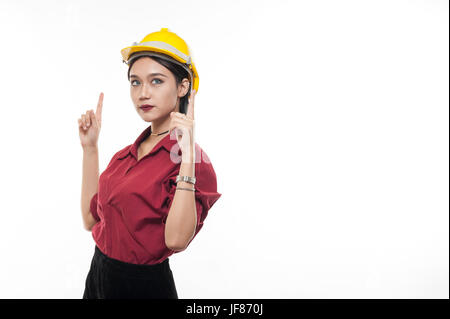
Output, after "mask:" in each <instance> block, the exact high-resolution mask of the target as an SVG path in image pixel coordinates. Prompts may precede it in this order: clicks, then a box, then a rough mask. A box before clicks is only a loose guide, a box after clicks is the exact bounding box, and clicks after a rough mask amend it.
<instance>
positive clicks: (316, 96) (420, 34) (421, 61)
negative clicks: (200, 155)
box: [0, 0, 449, 298]
mask: <svg viewBox="0 0 450 319" xmlns="http://www.w3.org/2000/svg"><path fill="white" fill-rule="evenodd" d="M162 27H167V28H169V31H173V32H175V33H177V34H178V35H179V36H181V37H182V38H183V39H184V40H185V41H186V42H187V43H188V45H189V46H190V49H191V52H192V55H193V59H194V61H195V63H196V66H197V69H198V72H199V76H200V86H199V93H198V95H197V96H196V101H195V102H196V105H195V112H196V114H195V117H196V142H197V143H198V144H199V145H200V146H201V147H202V148H203V149H204V150H205V152H206V153H207V154H208V156H209V157H210V159H211V161H212V163H213V166H214V168H215V171H216V174H217V178H218V191H219V192H220V193H222V194H223V195H222V197H221V198H220V199H219V200H218V201H217V202H216V203H215V205H214V206H213V208H212V209H211V211H210V212H209V215H208V218H207V219H206V221H205V226H204V227H203V229H202V231H201V233H199V235H198V236H197V237H196V239H195V241H193V242H192V243H191V245H190V246H189V248H188V249H187V250H185V251H184V252H181V253H178V254H176V255H172V256H171V257H170V263H171V267H172V271H173V274H174V278H175V282H176V285H177V289H178V294H179V297H180V298H449V242H448V240H449V195H448V194H449V179H448V177H449V166H448V165H449V148H448V147H449V144H448V143H449V140H448V138H449V108H448V106H449V89H448V87H449V64H448V63H449V62H448V61H449V60H448V59H449V40H448V36H449V34H448V32H449V31H448V30H449V29H448V27H449V4H448V1H437V0H435V1H379V0H378V1H356V0H355V1H297V0H295V1H281V0H279V1H262V0H258V1H227V2H224V1H189V2H186V1H149V0H145V1H138V0H133V1H130V2H124V1H67V0H66V1H62V0H58V1H56V0H55V1H38V2H37V1H18V0H8V1H5V0H2V1H1V2H0V30H1V31H0V32H1V37H0V54H1V64H0V67H1V72H0V74H1V75H0V90H1V94H0V105H1V125H0V130H1V131H0V133H1V139H2V147H1V159H0V160H1V169H2V173H1V197H2V201H1V203H2V208H1V222H0V254H1V255H0V258H1V260H0V297H1V298H81V297H82V294H83V290H84V282H85V279H86V275H87V272H88V270H89V266H90V262H91V259H92V255H93V252H94V242H93V239H92V237H91V233H90V232H87V231H85V230H84V229H83V226H82V220H81V211H80V196H81V173H82V170H81V169H82V166H81V164H82V149H81V145H80V141H79V136H78V123H77V119H78V118H80V117H81V114H83V113H85V112H86V111H87V110H88V109H95V108H96V103H97V100H98V96H99V94H100V92H104V93H105V98H104V106H103V125H102V131H101V136H100V140H99V149H100V172H102V171H103V170H104V169H105V168H106V165H107V163H108V162H109V160H110V159H111V157H112V156H113V155H114V153H115V152H117V151H118V150H120V149H121V148H123V147H124V146H126V145H128V144H131V143H132V142H134V140H135V139H136V137H137V136H138V135H139V134H140V132H142V130H143V129H145V127H147V126H148V123H146V122H144V121H143V120H142V119H141V118H140V117H139V116H138V114H137V113H136V111H135V109H134V107H133V104H132V101H131V98H130V95H129V83H128V81H127V77H126V72H127V67H126V65H125V64H123V63H122V57H121V55H120V50H121V49H122V48H124V47H126V46H129V45H131V43H132V42H134V41H140V40H141V39H142V38H143V37H145V35H147V34H148V33H151V32H154V31H159V30H160V29H161V28H162Z"/></svg>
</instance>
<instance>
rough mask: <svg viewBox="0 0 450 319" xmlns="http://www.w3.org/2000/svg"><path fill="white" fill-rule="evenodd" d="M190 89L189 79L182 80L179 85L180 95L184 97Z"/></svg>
mask: <svg viewBox="0 0 450 319" xmlns="http://www.w3.org/2000/svg"><path fill="white" fill-rule="evenodd" d="M188 90H189V80H188V79H187V78H184V79H183V81H181V83H180V85H179V86H178V97H180V98H181V97H184V96H185V95H186V94H187V93H188Z"/></svg>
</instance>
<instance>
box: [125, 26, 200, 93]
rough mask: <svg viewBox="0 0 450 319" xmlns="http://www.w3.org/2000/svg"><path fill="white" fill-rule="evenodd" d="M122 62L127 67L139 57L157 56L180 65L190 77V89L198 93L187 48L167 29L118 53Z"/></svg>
mask: <svg viewBox="0 0 450 319" xmlns="http://www.w3.org/2000/svg"><path fill="white" fill-rule="evenodd" d="M120 53H121V54H122V61H123V63H126V64H127V65H129V64H130V62H131V61H132V60H134V59H135V58H137V57H139V56H158V57H160V58H163V59H165V60H169V61H170V62H173V63H176V64H178V65H181V66H182V67H183V68H184V69H185V70H186V71H187V72H188V73H189V76H190V77H191V87H192V89H193V90H196V92H198V82H199V78H198V73H197V69H196V67H195V65H194V62H192V57H191V54H190V51H189V47H188V45H187V44H186V42H184V40H183V39H182V38H180V37H179V36H178V35H177V34H175V33H173V32H170V31H169V29H168V28H162V29H161V31H157V32H153V33H149V34H147V35H146V36H145V37H144V38H143V39H142V41H141V42H139V43H138V42H133V44H132V45H131V46H128V47H126V48H124V49H122V50H121V51H120Z"/></svg>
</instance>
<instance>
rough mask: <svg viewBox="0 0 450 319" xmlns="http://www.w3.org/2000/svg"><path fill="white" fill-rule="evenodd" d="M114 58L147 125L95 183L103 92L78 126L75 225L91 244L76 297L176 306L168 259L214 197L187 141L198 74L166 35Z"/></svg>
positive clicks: (207, 166) (203, 163)
mask: <svg viewBox="0 0 450 319" xmlns="http://www.w3.org/2000/svg"><path fill="white" fill-rule="evenodd" d="M121 53H122V57H123V61H124V62H125V63H127V64H128V66H129V68H128V79H129V81H130V94H131V99H132V101H133V104H134V106H135V108H136V111H137V113H138V114H139V116H140V117H141V118H142V119H143V120H144V121H146V122H151V125H149V126H148V127H147V128H146V129H145V130H144V131H143V132H142V133H141V134H140V135H139V136H138V138H137V139H136V140H135V141H134V143H133V144H130V145H128V146H126V147H124V148H122V149H121V150H120V151H118V152H117V153H116V154H114V156H113V157H112V159H111V161H110V163H109V164H108V166H107V168H106V169H105V171H104V172H103V173H102V174H101V175H100V177H99V176H98V174H99V173H98V148H97V141H98V137H99V132H100V127H101V117H102V108H103V93H101V94H100V98H99V101H98V104H97V110H96V112H95V113H94V112H93V110H89V111H87V112H86V114H83V115H82V116H81V119H78V123H79V134H80V140H81V145H82V147H83V185H82V195H81V206H82V217H83V223H84V227H85V228H86V229H87V230H90V231H92V236H93V238H94V241H95V243H96V246H95V252H94V257H93V259H92V263H91V268H90V270H89V273H88V276H87V278H86V286H85V291H84V295H83V298H86V299H91V298H171V299H178V294H177V290H176V287H175V283H174V279H173V274H172V271H171V269H170V265H169V258H168V257H169V256H170V255H172V254H174V253H177V252H180V251H183V250H185V249H186V247H187V246H188V245H189V244H190V242H191V241H192V240H193V239H194V238H195V236H196V235H197V233H198V232H199V231H200V229H201V228H202V226H203V222H204V220H205V218H206V216H207V214H208V211H209V209H210V208H211V207H212V205H213V204H214V203H215V202H216V201H217V200H218V199H219V197H220V196H221V194H220V193H218V192H217V183H216V175H215V172H214V169H213V166H212V164H211V162H210V160H209V158H208V157H207V155H206V153H205V152H204V151H203V150H202V149H201V148H200V146H198V144H196V143H195V141H194V96H195V94H196V92H197V90H198V73H197V70H196V68H195V66H194V64H193V63H192V61H191V57H190V53H189V49H188V47H187V45H186V43H185V42H184V41H183V40H182V39H181V38H180V37H178V36H177V35H176V34H175V33H172V32H169V31H168V29H167V28H163V29H161V31H159V32H153V33H150V34H148V35H147V36H146V37H145V38H144V39H143V40H142V41H141V42H140V43H134V44H133V46H130V47H127V48H125V49H123V50H122V51H121ZM191 90H192V92H193V94H191Z"/></svg>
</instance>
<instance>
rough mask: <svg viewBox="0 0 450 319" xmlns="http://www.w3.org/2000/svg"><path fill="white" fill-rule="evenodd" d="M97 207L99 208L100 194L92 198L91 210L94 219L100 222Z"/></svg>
mask: <svg viewBox="0 0 450 319" xmlns="http://www.w3.org/2000/svg"><path fill="white" fill-rule="evenodd" d="M97 206H98V192H97V193H95V195H94V196H92V198H91V205H90V210H91V213H92V217H94V219H95V220H96V221H100V217H98V213H97Z"/></svg>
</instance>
